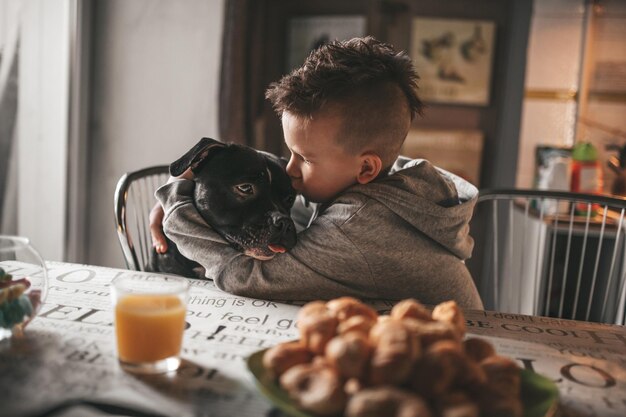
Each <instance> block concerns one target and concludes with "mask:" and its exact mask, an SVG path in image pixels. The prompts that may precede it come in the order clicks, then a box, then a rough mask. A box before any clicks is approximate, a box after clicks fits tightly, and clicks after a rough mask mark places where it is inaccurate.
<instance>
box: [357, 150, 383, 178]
mask: <svg viewBox="0 0 626 417" xmlns="http://www.w3.org/2000/svg"><path fill="white" fill-rule="evenodd" d="M382 168H383V161H382V160H381V159H380V156H378V155H376V154H375V153H373V152H366V153H364V154H363V155H361V169H360V171H359V174H358V175H357V177H356V180H357V182H358V183H359V184H367V183H368V182H370V181H372V180H374V179H375V178H376V177H377V176H378V174H380V170H381V169H382Z"/></svg>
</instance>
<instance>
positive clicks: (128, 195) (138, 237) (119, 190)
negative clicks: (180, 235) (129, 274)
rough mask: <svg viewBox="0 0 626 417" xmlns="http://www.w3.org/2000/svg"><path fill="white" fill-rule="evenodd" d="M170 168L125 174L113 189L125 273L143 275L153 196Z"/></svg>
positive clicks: (148, 251) (164, 166) (150, 242)
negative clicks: (135, 272)
mask: <svg viewBox="0 0 626 417" xmlns="http://www.w3.org/2000/svg"><path fill="white" fill-rule="evenodd" d="M168 169H169V166H168V165H159V166H153V167H149V168H144V169H140V170H138V171H134V172H129V173H126V174H124V175H123V176H122V177H121V178H120V179H119V181H118V183H117V187H116V189H115V198H114V199H115V201H114V204H115V226H116V229H117V237H118V238H119V241H120V246H121V247H122V253H123V255H124V260H125V261H126V266H127V268H128V269H133V270H135V271H144V270H145V267H146V265H147V263H148V258H149V256H150V251H151V250H152V238H151V236H150V221H149V215H150V210H151V209H152V207H153V206H154V204H155V203H156V199H155V198H154V192H155V191H156V189H157V188H159V187H160V186H161V185H163V184H165V183H166V182H167V179H168V178H169V171H168Z"/></svg>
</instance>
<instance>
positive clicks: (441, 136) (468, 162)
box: [400, 128, 485, 187]
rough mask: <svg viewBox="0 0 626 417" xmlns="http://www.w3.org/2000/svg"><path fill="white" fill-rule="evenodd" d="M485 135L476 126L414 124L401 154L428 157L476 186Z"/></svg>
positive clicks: (434, 163)
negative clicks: (438, 127)
mask: <svg viewBox="0 0 626 417" xmlns="http://www.w3.org/2000/svg"><path fill="white" fill-rule="evenodd" d="M484 136H485V135H484V133H483V132H482V131H481V130H477V129H433V128H430V129H429V128H413V129H411V130H409V133H408V135H407V137H406V140H405V141H404V145H403V146H402V149H401V150H400V154H401V155H404V156H407V157H409V158H422V159H427V160H428V161H430V162H431V163H432V164H433V165H435V166H438V167H440V168H443V169H445V170H446V171H449V172H452V173H453V174H456V175H458V176H459V177H461V178H464V179H465V180H467V181H469V182H471V183H472V184H474V185H475V186H477V187H479V186H480V172H481V169H482V155H483V147H484Z"/></svg>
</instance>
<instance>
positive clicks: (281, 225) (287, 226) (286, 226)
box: [274, 217, 294, 235]
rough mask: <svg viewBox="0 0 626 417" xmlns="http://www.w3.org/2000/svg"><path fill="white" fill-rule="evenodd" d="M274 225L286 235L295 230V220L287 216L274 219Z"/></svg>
mask: <svg viewBox="0 0 626 417" xmlns="http://www.w3.org/2000/svg"><path fill="white" fill-rule="evenodd" d="M274 227H275V228H276V230H277V231H278V232H279V233H280V234H281V235H285V234H287V233H291V232H293V231H294V227H293V222H292V221H291V220H290V219H288V218H286V217H281V218H278V219H276V220H274Z"/></svg>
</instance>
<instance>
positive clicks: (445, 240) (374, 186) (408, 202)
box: [348, 157, 478, 259]
mask: <svg viewBox="0 0 626 417" xmlns="http://www.w3.org/2000/svg"><path fill="white" fill-rule="evenodd" d="M348 192H356V193H360V194H364V195H366V196H368V197H370V198H372V199H374V200H376V201H378V202H380V203H381V204H383V205H384V206H386V207H387V208H388V209H389V210H391V211H392V212H394V213H395V214H397V215H398V216H399V217H401V218H402V219H403V220H405V221H406V222H407V223H408V224H409V225H410V226H411V227H414V228H415V229H417V230H418V231H419V232H421V233H423V234H425V235H426V236H428V237H429V238H430V239H432V240H434V241H435V242H437V243H439V244H440V245H442V246H444V247H445V248H446V249H448V250H449V251H450V252H452V253H453V254H455V255H456V256H458V257H459V258H461V259H467V258H469V257H470V255H471V253H472V249H473V247H474V240H473V239H472V238H471V236H470V235H469V224H468V223H469V221H470V219H471V218H472V214H473V211H474V205H475V204H476V199H477V197H478V189H477V188H476V187H475V186H474V185H472V184H471V183H469V182H467V181H466V180H464V179H462V178H461V177H458V176H456V175H454V174H452V173H450V172H448V171H445V170H443V169H440V168H437V167H435V166H434V165H432V164H431V163H430V162H428V161H426V160H424V159H414V160H410V159H408V158H404V157H400V158H398V160H397V161H396V163H395V164H394V166H393V167H392V169H391V170H390V172H389V175H388V176H386V177H381V178H378V179H376V180H375V181H373V182H371V183H369V184H367V185H355V186H354V187H352V188H350V189H349V190H348Z"/></svg>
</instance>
